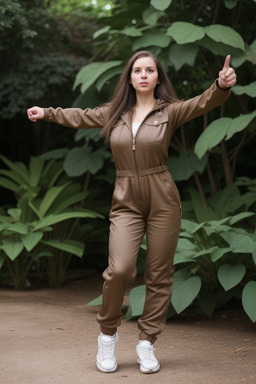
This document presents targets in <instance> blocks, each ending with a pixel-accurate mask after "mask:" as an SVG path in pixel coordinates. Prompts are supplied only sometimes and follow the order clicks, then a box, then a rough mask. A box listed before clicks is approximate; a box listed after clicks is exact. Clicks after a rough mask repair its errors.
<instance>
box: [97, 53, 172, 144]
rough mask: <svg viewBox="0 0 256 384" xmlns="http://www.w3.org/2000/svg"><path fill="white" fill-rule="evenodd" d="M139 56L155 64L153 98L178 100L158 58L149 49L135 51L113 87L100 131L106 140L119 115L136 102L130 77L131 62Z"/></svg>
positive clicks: (170, 100)
mask: <svg viewBox="0 0 256 384" xmlns="http://www.w3.org/2000/svg"><path fill="white" fill-rule="evenodd" d="M141 57H150V58H151V59H152V60H154V62H155V64H156V67H157V71H158V82H159V84H157V86H156V87H155V92H154V96H155V98H156V99H161V100H163V101H167V102H169V103H173V102H174V101H178V97H177V95H176V93H175V91H174V89H173V86H172V84H171V82H170V80H169V79H168V77H167V76H166V74H165V72H164V70H163V68H162V66H161V64H160V61H159V60H158V58H157V57H156V56H155V55H154V54H153V53H152V52H150V51H139V52H136V53H135V54H134V55H133V56H132V57H131V58H130V60H129V61H128V63H127V64H126V66H125V68H124V70H123V73H122V75H121V77H120V79H119V82H118V84H117V86H116V88H115V91H114V95H113V98H112V101H111V105H110V109H109V118H108V121H107V124H106V126H105V127H104V128H103V129H102V131H101V134H102V135H103V134H105V135H106V142H108V141H109V139H110V134H111V131H112V129H113V127H114V125H115V124H116V123H117V121H118V119H119V118H120V116H121V115H122V114H123V113H124V112H126V111H127V110H128V109H129V108H132V107H133V106H134V105H135V103H136V92H135V90H134V88H133V86H132V85H131V84H130V79H131V71H132V67H133V64H134V63H135V61H136V60H138V59H140V58H141Z"/></svg>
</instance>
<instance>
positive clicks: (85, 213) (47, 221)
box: [34, 209, 103, 231]
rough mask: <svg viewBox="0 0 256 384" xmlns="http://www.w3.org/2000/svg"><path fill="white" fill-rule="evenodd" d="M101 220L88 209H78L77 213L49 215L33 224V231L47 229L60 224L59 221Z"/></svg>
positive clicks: (74, 211)
mask: <svg viewBox="0 0 256 384" xmlns="http://www.w3.org/2000/svg"><path fill="white" fill-rule="evenodd" d="M79 217H81V218H103V216H101V215H99V214H98V213H95V212H93V211H90V210H88V209H80V210H79V211H76V210H72V211H71V212H66V213H60V214H58V215H49V216H46V217H44V218H43V219H41V220H39V221H38V222H37V223H35V227H34V231H37V230H38V229H43V228H45V227H49V226H51V225H54V224H57V223H60V222H61V221H65V220H69V219H75V218H79Z"/></svg>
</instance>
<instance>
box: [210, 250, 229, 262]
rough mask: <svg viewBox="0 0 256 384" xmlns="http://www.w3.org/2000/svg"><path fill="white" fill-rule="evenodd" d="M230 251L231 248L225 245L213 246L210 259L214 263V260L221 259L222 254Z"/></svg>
mask: <svg viewBox="0 0 256 384" xmlns="http://www.w3.org/2000/svg"><path fill="white" fill-rule="evenodd" d="M231 251H232V249H231V248H228V247H225V248H219V247H215V248H214V249H213V251H212V253H211V261H212V262H213V263H215V261H217V260H219V259H221V258H222V256H223V255H225V254H226V253H228V252H231Z"/></svg>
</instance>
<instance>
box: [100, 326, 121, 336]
mask: <svg viewBox="0 0 256 384" xmlns="http://www.w3.org/2000/svg"><path fill="white" fill-rule="evenodd" d="M100 330H101V332H102V333H103V334H104V335H107V336H114V334H115V333H116V331H117V328H106V327H100Z"/></svg>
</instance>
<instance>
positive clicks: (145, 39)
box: [132, 31, 171, 51]
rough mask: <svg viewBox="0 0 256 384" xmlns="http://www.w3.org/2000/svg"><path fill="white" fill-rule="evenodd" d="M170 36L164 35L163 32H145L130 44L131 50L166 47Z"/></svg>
mask: <svg viewBox="0 0 256 384" xmlns="http://www.w3.org/2000/svg"><path fill="white" fill-rule="evenodd" d="M170 41H171V38H170V37H169V36H166V34H165V33H164V32H160V31H159V32H145V33H144V34H143V36H141V37H139V38H138V39H136V41H135V42H134V44H133V46H132V50H133V51H137V50H138V49H144V48H147V47H152V46H156V47H161V48H166V47H168V45H169V44H170Z"/></svg>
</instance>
